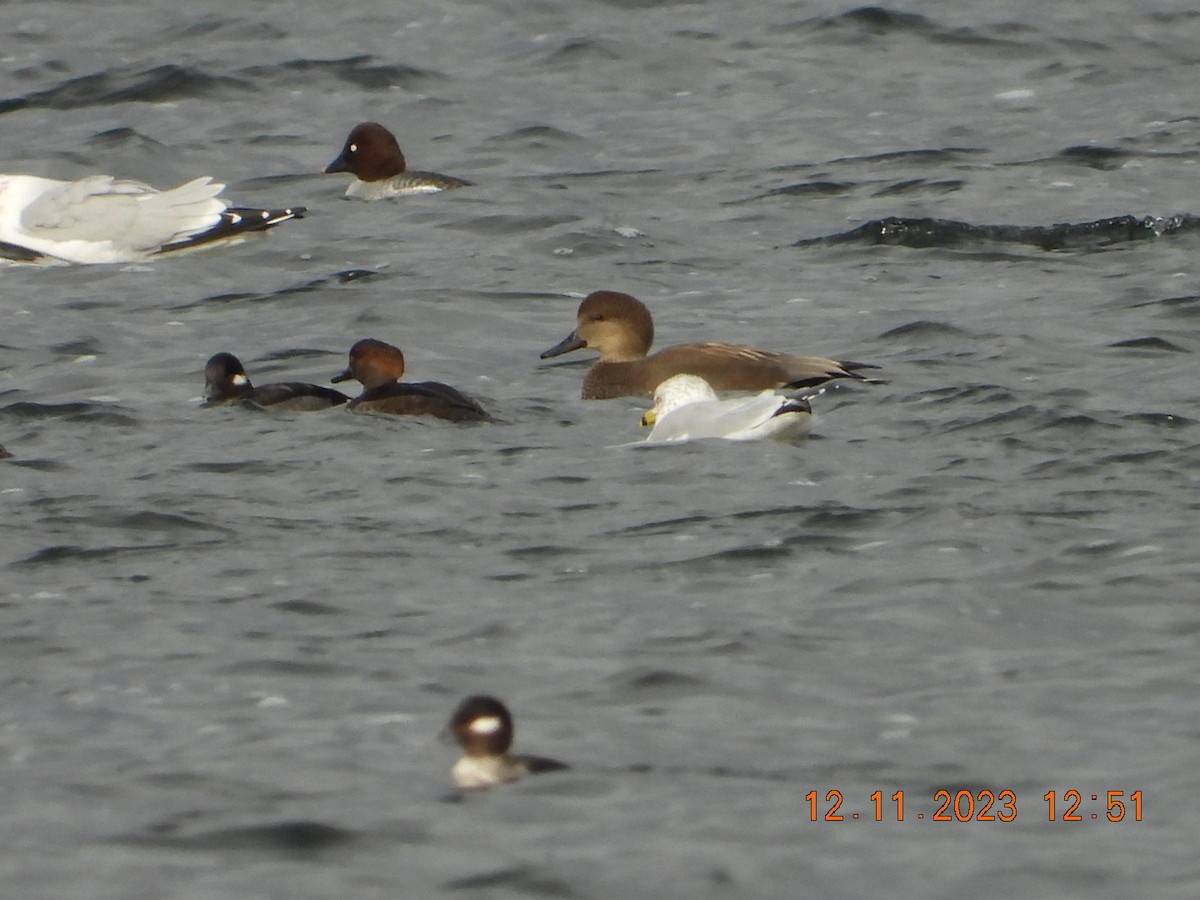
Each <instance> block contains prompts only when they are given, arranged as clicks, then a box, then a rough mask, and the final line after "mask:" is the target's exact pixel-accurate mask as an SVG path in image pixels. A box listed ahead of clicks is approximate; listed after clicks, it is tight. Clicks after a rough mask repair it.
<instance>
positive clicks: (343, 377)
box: [329, 369, 354, 384]
mask: <svg viewBox="0 0 1200 900" xmlns="http://www.w3.org/2000/svg"><path fill="white" fill-rule="evenodd" d="M353 377H354V376H353V375H351V374H350V370H349V369H347V370H346V371H345V372H339V373H338V374H337V375H334V376H333V377H332V378H330V379H329V381H330V383H331V384H341V383H342V382H343V381H349V380H350V379H351V378H353Z"/></svg>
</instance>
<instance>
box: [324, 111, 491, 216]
mask: <svg viewBox="0 0 1200 900" xmlns="http://www.w3.org/2000/svg"><path fill="white" fill-rule="evenodd" d="M321 171H322V172H324V173H325V174H327V175H329V174H333V173H336V172H349V173H350V174H351V175H354V176H355V180H354V181H353V182H351V184H350V186H349V187H348V188H346V196H347V197H351V198H353V199H355V200H382V199H385V198H387V197H399V196H401V195H402V194H435V193H438V192H439V191H448V190H452V189H453V188H459V187H467V186H468V185H471V184H473V183H474V182H470V181H465V180H463V179H462V178H453V177H451V176H449V175H439V174H438V173H437V172H410V171H409V170H408V168H407V166H406V164H405V161H404V154H403V153H401V152H400V144H399V143H398V142H397V141H396V137H395V135H393V134H392V133H391V132H390V131H388V130H387V129H386V128H384V127H383V126H382V125H380V124H379V123H378V122H363V123H362V124H361V125H355V126H354V128H353V130H352V131H351V132H350V136H349V137H348V138H346V143H345V145H344V146H343V147H342V152H341V153H339V154H338V155H337V157H336V158H334V160H333V161H332V162H331V163H330V164H329V165H327V166H326V167H325V168H324V169H322V170H321Z"/></svg>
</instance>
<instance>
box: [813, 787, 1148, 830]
mask: <svg viewBox="0 0 1200 900" xmlns="http://www.w3.org/2000/svg"><path fill="white" fill-rule="evenodd" d="M1089 798H1090V799H1089ZM804 799H805V801H806V802H807V803H808V818H809V821H812V822H847V821H849V822H853V821H865V822H884V821H887V822H905V821H911V820H913V819H916V820H918V821H921V820H924V821H929V822H1015V821H1016V819H1017V805H1018V804H1017V792H1016V791H1014V790H1008V789H1005V790H999V791H993V790H990V789H988V788H977V789H971V788H961V789H957V790H956V789H949V788H940V789H938V790H936V791H934V792H933V802H932V803H931V804H929V805H928V806H926V805H925V804H924V803H923V802H920V803H918V804H915V805H916V806H919V807H920V808H919V809H914V808H912V807H913V806H914V804H908V803H906V800H907V796H906V794H905V792H904V791H903V790H899V791H895V792H893V793H891V794H890V795H885V793H884V791H874V792H872V793H871V794H870V795H869V796H868V797H867V804H866V806H865V807H863V808H862V809H851V808H849V807H848V806H847V805H846V801H845V797H844V795H843V794H842V792H841V791H839V790H837V789H836V788H834V789H830V790H827V791H825V793H824V795H823V796H822V794H821V793H820V792H818V791H815V790H813V791H809V792H808V793H807V794H805V795H804ZM922 800H923V798H922ZM1042 802H1043V803H1044V804H1045V811H1046V819H1045V820H1043V821H1050V822H1085V821H1108V822H1121V821H1124V820H1125V819H1127V818H1128V819H1130V820H1132V821H1134V822H1140V821H1142V792H1141V791H1123V790H1121V791H1116V790H1106V791H1103V792H1097V793H1091V792H1090V791H1081V790H1076V789H1074V788H1071V789H1070V790H1066V791H1046V793H1044V794H1043V795H1042Z"/></svg>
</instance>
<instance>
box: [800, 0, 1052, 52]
mask: <svg viewBox="0 0 1200 900" xmlns="http://www.w3.org/2000/svg"><path fill="white" fill-rule="evenodd" d="M791 28H792V30H794V31H799V32H802V33H807V34H812V35H813V36H814V37H819V38H820V39H821V40H822V41H829V40H830V37H831V35H832V36H833V37H834V39H841V40H842V41H844V42H846V43H862V42H865V41H869V40H872V39H876V38H889V37H892V36H910V37H917V38H921V39H923V40H926V41H928V42H930V43H933V44H951V45H965V46H969V47H973V48H979V47H985V48H989V49H995V50H999V51H1003V52H1005V53H1009V54H1011V53H1012V52H1013V51H1025V52H1026V53H1033V52H1034V51H1035V50H1036V49H1037V48H1036V45H1035V44H1034V43H1033V41H1034V39H1036V38H1037V35H1038V32H1037V30H1036V29H1034V28H1032V27H1030V26H1028V25H1022V24H1020V23H1016V22H1000V23H997V24H994V25H986V26H981V27H965V26H963V27H949V26H946V25H942V24H940V23H939V22H937V21H935V20H934V19H931V18H929V17H928V16H923V15H921V14H920V13H914V12H907V11H903V10H898V9H890V8H888V7H884V6H860V7H857V8H855V9H851V10H847V11H846V12H842V13H837V14H836V15H832V16H816V17H813V18H809V19H804V20H802V21H799V22H796V23H794V24H793V25H792V26H791Z"/></svg>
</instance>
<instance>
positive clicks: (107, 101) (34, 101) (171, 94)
mask: <svg viewBox="0 0 1200 900" xmlns="http://www.w3.org/2000/svg"><path fill="white" fill-rule="evenodd" d="M247 87H248V86H247V85H246V83H245V82H243V81H241V80H239V79H236V78H231V77H229V76H228V75H209V74H207V73H206V72H202V71H200V70H198V69H193V68H187V67H184V66H177V65H165V66H156V67H154V68H153V69H143V70H130V69H120V68H118V69H109V70H107V71H104V72H93V73H91V74H88V75H81V76H79V77H77V78H71V79H69V80H67V81H64V82H63V83H62V84H59V85H56V86H55V87H52V88H48V89H46V90H43V91H35V92H34V93H32V94H27V95H26V96H24V97H13V98H10V99H7V100H0V113H6V112H12V111H13V110H17V109H26V108H30V107H35V108H43V109H78V108H81V107H88V106H111V105H115V104H118V103H166V102H170V101H177V100H186V99H189V98H193V97H209V96H214V95H216V96H221V95H223V94H228V95H229V96H231V97H232V96H236V95H237V94H239V93H241V92H243V91H245V90H246V89H247Z"/></svg>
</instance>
